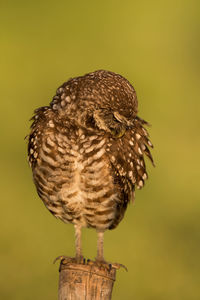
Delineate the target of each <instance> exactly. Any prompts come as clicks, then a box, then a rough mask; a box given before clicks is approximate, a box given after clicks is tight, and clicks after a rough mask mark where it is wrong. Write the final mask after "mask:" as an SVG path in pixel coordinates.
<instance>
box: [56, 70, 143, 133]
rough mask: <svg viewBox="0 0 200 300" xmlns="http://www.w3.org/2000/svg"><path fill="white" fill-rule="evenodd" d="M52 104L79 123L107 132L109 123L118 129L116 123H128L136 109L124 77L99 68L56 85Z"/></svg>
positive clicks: (131, 89)
mask: <svg viewBox="0 0 200 300" xmlns="http://www.w3.org/2000/svg"><path fill="white" fill-rule="evenodd" d="M51 107H52V108H53V110H58V111H59V112H60V113H61V114H63V115H64V116H68V117H69V118H70V119H74V120H75V121H76V120H77V122H79V124H80V123H81V124H83V125H85V126H87V127H90V124H91V125H92V126H93V125H94V126H96V125H97V126H98V127H99V126H100V128H101V129H104V130H106V128H107V130H106V131H108V128H109V127H110V126H111V127H112V126H114V128H115V127H117V128H118V125H119V124H123V126H126V124H128V123H131V121H132V120H133V119H134V118H135V116H136V114H137V111H138V101H137V96H136V92H135V90H134V88H133V86H132V85H131V84H130V83H129V81H128V80H127V79H125V78H124V77H123V76H121V75H119V74H116V73H114V72H110V71H105V70H98V71H95V72H92V73H88V74H86V75H84V76H80V77H75V78H72V79H70V80H68V81H67V82H65V83H64V84H63V85H62V86H61V87H60V88H58V90H57V93H56V96H55V97H54V98H53V101H52V102H51ZM118 123H119V124H118Z"/></svg>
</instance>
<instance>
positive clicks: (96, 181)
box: [33, 121, 119, 229]
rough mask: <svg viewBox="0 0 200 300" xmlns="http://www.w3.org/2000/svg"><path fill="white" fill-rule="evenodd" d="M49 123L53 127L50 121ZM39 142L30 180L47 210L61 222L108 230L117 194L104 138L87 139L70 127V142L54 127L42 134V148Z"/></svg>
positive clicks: (80, 132) (91, 137)
mask: <svg viewBox="0 0 200 300" xmlns="http://www.w3.org/2000/svg"><path fill="white" fill-rule="evenodd" d="M50 124H51V126H52V127H53V126H54V123H53V121H51V123H50ZM38 142H39V141H37V142H36V145H37V147H39V152H38V156H37V164H36V165H35V167H34V169H33V177H34V181H35V184H36V187H37V190H38V194H39V196H40V197H41V198H42V200H43V201H44V203H45V205H46V207H47V208H48V209H49V210H50V211H51V212H52V213H53V214H54V215H55V216H56V217H57V218H59V219H61V220H63V221H64V222H71V223H73V224H77V223H78V224H80V225H81V226H86V227H94V228H102V229H107V228H109V227H110V226H111V225H112V224H113V221H114V219H115V217H116V210H117V206H118V202H119V195H118V192H117V189H116V188H115V186H114V180H113V176H112V174H111V170H110V163H109V161H108V157H107V154H106V144H107V140H106V137H103V136H102V135H93V134H90V135H89V136H88V133H87V136H86V133H84V131H83V130H81V129H77V130H76V129H74V128H73V129H71V130H70V139H69V138H68V137H67V135H66V134H62V133H60V132H58V131H57V130H55V128H54V127H53V128H51V129H48V132H46V133H45V134H43V136H42V138H41V145H39V144H38ZM36 149H37V148H36ZM34 153H36V152H34ZM35 156H36V155H35Z"/></svg>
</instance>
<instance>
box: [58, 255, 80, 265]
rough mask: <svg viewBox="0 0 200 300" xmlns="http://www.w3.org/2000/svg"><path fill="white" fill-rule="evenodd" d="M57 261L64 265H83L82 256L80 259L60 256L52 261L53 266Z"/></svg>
mask: <svg viewBox="0 0 200 300" xmlns="http://www.w3.org/2000/svg"><path fill="white" fill-rule="evenodd" d="M58 260H60V262H61V263H62V264H64V265H67V264H70V263H74V264H83V265H84V264H85V258H84V257H83V256H80V257H69V256H65V255H60V256H58V257H56V259H54V261H53V263H54V264H55V263H56V262H57V261H58Z"/></svg>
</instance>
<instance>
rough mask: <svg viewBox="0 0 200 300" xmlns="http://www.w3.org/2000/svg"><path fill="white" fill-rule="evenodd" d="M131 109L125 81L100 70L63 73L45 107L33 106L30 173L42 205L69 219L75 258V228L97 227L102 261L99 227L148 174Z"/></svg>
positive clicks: (108, 225)
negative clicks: (68, 75)
mask: <svg viewBox="0 0 200 300" xmlns="http://www.w3.org/2000/svg"><path fill="white" fill-rule="evenodd" d="M137 112H138V101H137V96H136V92H135V90H134V88H133V86H132V85H131V84H130V83H129V81H128V80H126V79H125V78H124V77H122V76H121V75H119V74H116V73H113V72H110V71H105V70H98V71H95V72H92V73H89V74H86V75H84V76H80V77H76V78H72V79H69V80H68V81H67V82H65V83H64V84H63V85H61V86H60V87H59V88H58V89H57V92H56V95H55V96H54V97H53V100H52V101H51V103H50V104H49V106H44V107H40V108H38V109H36V110H35V112H34V113H35V114H34V117H33V118H32V120H33V123H32V126H31V132H30V135H29V137H28V138H29V143H28V158H29V163H30V166H31V169H32V173H33V180H34V183H35V186H36V189H37V193H38V195H39V197H40V198H41V199H42V201H43V202H44V204H45V206H46V207H47V209H48V210H49V211H50V212H51V213H52V214H53V215H54V216H55V217H56V218H58V219H60V220H62V221H63V222H65V223H71V224H73V225H74V228H75V246H76V256H75V258H74V260H75V261H76V262H77V263H79V262H80V261H81V260H82V258H83V256H82V250H81V229H82V228H83V227H88V228H94V229H95V230H96V231H97V237H98V238H97V240H98V241H97V256H96V262H102V263H103V262H105V260H104V255H103V237H104V232H105V231H106V230H108V229H114V228H116V227H117V225H118V224H119V223H120V222H121V220H122V219H123V217H124V214H125V211H126V209H127V205H128V203H129V202H130V201H133V200H134V197H135V196H134V191H135V189H136V188H138V189H141V188H142V187H143V186H144V183H145V180H146V179H147V177H148V175H147V171H146V167H145V161H144V156H145V155H146V156H147V157H148V158H149V159H150V160H151V162H152V163H153V158H152V156H151V153H150V151H149V147H153V145H152V143H151V142H150V140H149V135H148V132H147V130H146V129H145V125H147V124H148V123H147V122H146V121H144V120H143V119H141V118H140V117H138V116H137Z"/></svg>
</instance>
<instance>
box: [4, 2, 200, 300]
mask: <svg viewBox="0 0 200 300" xmlns="http://www.w3.org/2000/svg"><path fill="white" fill-rule="evenodd" d="M0 33H1V47H0V60H1V72H0V77H1V92H0V93H1V118H0V123H1V125H0V130H1V148H0V149H1V155H0V158H1V175H0V181H1V184H2V187H1V217H0V222H1V224H0V231H1V245H0V251H1V278H0V299H16V300H18V299H20V300H24V299H26V300H27V299H30V300H32V299H50V300H51V299H52V300H53V299H56V297H57V281H58V265H53V264H52V261H53V259H54V258H55V257H56V256H58V255H61V254H66V255H73V254H74V231H73V226H71V225H66V224H64V223H62V222H60V221H58V220H56V219H55V218H54V217H53V216H52V215H51V214H50V213H49V212H48V211H47V209H46V208H45V207H44V205H43V203H42V201H41V200H40V199H39V198H38V196H37V194H36V191H35V187H34V185H33V183H32V176H31V170H30V169H29V166H28V164H27V161H26V157H27V153H26V142H25V141H24V137H25V136H26V135H27V134H28V133H29V126H30V123H29V119H30V117H31V116H32V113H33V110H34V109H35V108H37V107H39V106H43V105H47V104H48V103H49V102H50V101H51V99H52V96H53V95H54V93H55V90H56V89H57V87H58V86H59V85H60V84H62V83H63V82H64V81H66V80H67V79H68V78H70V77H73V76H78V75H83V74H85V73H87V72H90V71H94V70H97V69H107V70H111V71H114V72H117V73H120V74H121V75H123V76H125V77H126V78H127V79H128V80H129V81H130V82H131V83H133V85H134V87H135V89H136V91H137V95H138V99H139V116H141V117H142V118H144V119H146V120H148V121H149V122H150V123H151V124H152V127H151V128H150V134H151V140H152V142H153V143H154V146H155V150H153V156H154V159H155V163H156V168H155V169H154V168H153V167H152V166H151V165H150V163H147V164H148V165H147V166H148V170H149V175H150V176H149V177H150V178H149V180H148V182H147V184H146V186H145V188H144V189H143V190H141V191H139V192H137V194H136V201H135V204H134V206H133V205H130V207H129V209H128V211H127V214H126V216H125V218H124V220H123V221H122V223H121V224H120V226H119V227H118V228H117V229H116V230H114V231H109V232H106V234H105V257H106V259H107V260H108V261H113V262H120V263H123V264H125V265H126V266H127V267H128V269H129V272H128V273H126V272H125V271H124V270H123V269H122V270H119V271H118V274H117V282H116V284H115V288H114V293H113V299H116V300H117V299H126V300H129V299H130V300H131V299H140V300H151V299H153V300H157V299H159V300H164V299H171V300H173V299H174V300H178V299H181V300H184V299H187V300H188V299H190V300H195V299H200V286H199V277H200V257H199V256H200V201H199V200H200V199H199V198H200V197H199V175H200V174H199V146H200V141H199V134H198V133H199V132H198V130H199V129H200V128H199V108H200V107H199V106H200V105H199V95H200V82H199V78H200V60H199V53H200V2H199V1H198V0H197V1H193V0H190V1H189V0H188V1H185V0H182V1H181V0H179V1H177V0H173V1H172V0H170V1H139V0H137V1H118V0H111V1H109V0H107V1H106V0H103V1H91V0H90V1H57V2H56V1H32V2H31V1H5V2H4V1H1V4H0ZM83 248H84V253H85V256H86V257H90V258H94V256H95V255H96V233H95V231H93V230H88V229H85V230H84V231H83Z"/></svg>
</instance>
